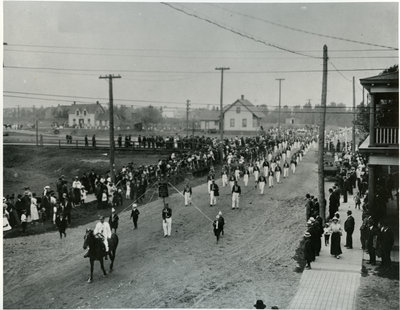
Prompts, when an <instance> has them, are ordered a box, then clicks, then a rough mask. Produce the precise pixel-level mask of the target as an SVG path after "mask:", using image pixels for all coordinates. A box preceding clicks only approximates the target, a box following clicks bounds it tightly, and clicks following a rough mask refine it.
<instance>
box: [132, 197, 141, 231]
mask: <svg viewBox="0 0 400 310" xmlns="http://www.w3.org/2000/svg"><path fill="white" fill-rule="evenodd" d="M139 214H140V212H139V210H138V208H137V204H136V203H134V204H133V205H132V212H131V219H132V220H133V227H134V228H133V229H137V228H138V225H137V222H138V219H139Z"/></svg>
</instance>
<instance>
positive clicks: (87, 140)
mask: <svg viewBox="0 0 400 310" xmlns="http://www.w3.org/2000/svg"><path fill="white" fill-rule="evenodd" d="M85 146H89V139H88V136H87V135H85Z"/></svg>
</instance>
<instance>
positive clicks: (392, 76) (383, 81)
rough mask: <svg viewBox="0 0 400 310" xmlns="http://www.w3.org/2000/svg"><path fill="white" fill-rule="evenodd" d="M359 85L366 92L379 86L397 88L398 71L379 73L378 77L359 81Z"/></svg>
mask: <svg viewBox="0 0 400 310" xmlns="http://www.w3.org/2000/svg"><path fill="white" fill-rule="evenodd" d="M360 83H361V85H363V86H364V87H365V88H366V89H367V90H370V88H371V86H376V85H381V86H388V87H396V86H397V87H398V85H399V71H395V72H387V73H381V74H379V75H375V76H371V77H367V78H364V79H360Z"/></svg>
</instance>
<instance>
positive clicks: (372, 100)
mask: <svg viewBox="0 0 400 310" xmlns="http://www.w3.org/2000/svg"><path fill="white" fill-rule="evenodd" d="M369 97H370V103H369V146H375V141H376V140H375V95H374V94H370V95H369Z"/></svg>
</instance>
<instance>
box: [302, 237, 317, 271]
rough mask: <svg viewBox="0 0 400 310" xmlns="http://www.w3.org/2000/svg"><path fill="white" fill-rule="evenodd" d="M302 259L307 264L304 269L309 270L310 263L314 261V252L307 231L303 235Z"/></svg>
mask: <svg viewBox="0 0 400 310" xmlns="http://www.w3.org/2000/svg"><path fill="white" fill-rule="evenodd" d="M304 259H305V261H306V264H307V265H306V269H311V262H313V261H314V260H315V251H314V247H313V245H312V242H311V234H310V233H309V232H308V231H307V232H305V234H304Z"/></svg>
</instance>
